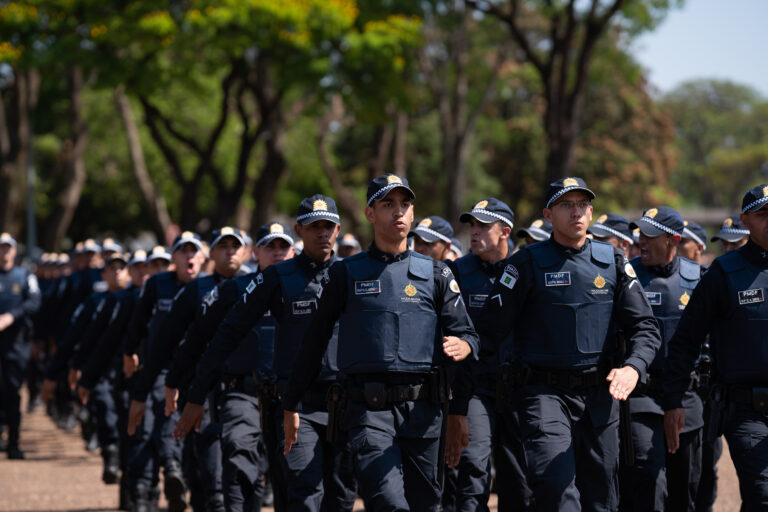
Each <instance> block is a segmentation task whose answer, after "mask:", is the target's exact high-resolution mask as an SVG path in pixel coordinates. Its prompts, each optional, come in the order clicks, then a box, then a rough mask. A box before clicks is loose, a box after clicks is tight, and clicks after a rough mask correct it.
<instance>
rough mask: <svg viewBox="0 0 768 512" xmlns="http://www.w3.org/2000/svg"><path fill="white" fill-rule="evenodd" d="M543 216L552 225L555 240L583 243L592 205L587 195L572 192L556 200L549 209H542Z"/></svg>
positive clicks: (575, 191)
mask: <svg viewBox="0 0 768 512" xmlns="http://www.w3.org/2000/svg"><path fill="white" fill-rule="evenodd" d="M543 216H544V218H545V219H546V220H547V221H549V222H551V223H552V232H553V233H554V234H555V239H562V241H563V242H565V243H573V242H575V243H583V242H584V240H586V238H587V228H588V227H589V224H590V223H591V222H592V204H591V202H590V199H589V196H588V195H587V194H585V193H584V192H581V191H579V190H574V191H572V192H568V193H567V194H564V195H563V196H561V197H560V198H558V200H557V202H555V203H554V204H553V205H551V207H550V208H544V211H543Z"/></svg>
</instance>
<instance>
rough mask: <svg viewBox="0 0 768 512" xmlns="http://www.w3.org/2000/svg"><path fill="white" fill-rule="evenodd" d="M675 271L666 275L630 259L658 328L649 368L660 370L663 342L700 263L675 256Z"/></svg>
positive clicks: (696, 279)
mask: <svg viewBox="0 0 768 512" xmlns="http://www.w3.org/2000/svg"><path fill="white" fill-rule="evenodd" d="M678 262H679V263H678V269H677V272H675V273H673V274H671V275H669V276H666V277H664V276H660V275H658V274H655V273H653V272H651V270H650V269H649V268H648V267H646V266H645V265H643V264H642V263H641V262H640V258H639V257H638V258H634V259H633V260H632V261H630V263H631V264H632V267H634V269H635V273H636V274H637V279H638V281H640V284H641V285H643V290H644V291H645V297H646V298H647V299H648V303H649V304H650V305H651V309H653V316H655V317H656V320H657V321H658V324H659V330H660V331H661V348H660V349H659V351H658V352H656V357H655V358H654V360H653V362H652V363H651V366H650V368H649V369H650V370H651V371H663V370H664V362H665V361H666V359H667V344H668V343H669V340H670V339H672V335H673V334H675V329H677V323H678V322H679V321H680V317H681V316H682V314H683V310H684V309H685V306H686V305H687V304H688V301H689V300H690V298H691V295H692V294H693V290H694V288H696V285H697V284H699V279H700V277H701V267H699V264H698V263H695V262H693V261H691V260H688V259H685V258H678Z"/></svg>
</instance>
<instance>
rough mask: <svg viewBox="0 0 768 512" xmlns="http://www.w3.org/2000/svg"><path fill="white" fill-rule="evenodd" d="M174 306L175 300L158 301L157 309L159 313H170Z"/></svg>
mask: <svg viewBox="0 0 768 512" xmlns="http://www.w3.org/2000/svg"><path fill="white" fill-rule="evenodd" d="M171 306H173V299H158V300H157V309H158V311H170V310H171Z"/></svg>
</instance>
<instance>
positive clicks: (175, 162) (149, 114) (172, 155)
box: [139, 96, 189, 185]
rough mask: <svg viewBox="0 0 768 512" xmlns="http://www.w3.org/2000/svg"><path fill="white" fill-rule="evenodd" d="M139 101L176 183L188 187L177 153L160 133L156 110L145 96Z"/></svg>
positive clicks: (153, 137)
mask: <svg viewBox="0 0 768 512" xmlns="http://www.w3.org/2000/svg"><path fill="white" fill-rule="evenodd" d="M139 101H140V102H141V106H142V107H143V109H144V120H145V122H146V123H147V127H148V128H149V133H150V135H152V140H154V141H155V144H157V147H158V148H160V152H161V153H162V154H163V157H164V158H165V161H166V162H167V163H168V166H169V167H170V168H171V174H173V177H174V178H176V181H178V182H179V183H180V184H182V185H186V184H187V183H188V182H189V181H188V180H187V179H186V178H185V177H184V173H183V172H182V170H181V163H180V162H179V157H178V155H176V151H174V150H173V148H171V146H170V145H169V144H168V141H166V140H165V136H164V135H163V134H162V132H161V131H160V127H159V126H158V124H157V118H156V110H154V109H153V108H152V106H151V105H150V104H149V101H147V99H146V98H144V97H143V96H139Z"/></svg>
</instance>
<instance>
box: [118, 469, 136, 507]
mask: <svg viewBox="0 0 768 512" xmlns="http://www.w3.org/2000/svg"><path fill="white" fill-rule="evenodd" d="M117 508H118V510H128V511H130V510H132V509H133V500H132V499H131V486H130V485H129V482H128V475H126V474H125V473H123V476H122V477H121V478H120V502H119V504H118V505H117Z"/></svg>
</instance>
